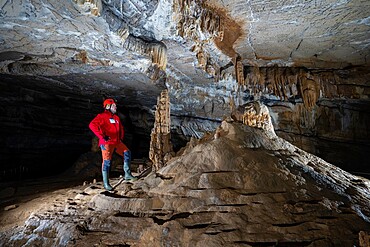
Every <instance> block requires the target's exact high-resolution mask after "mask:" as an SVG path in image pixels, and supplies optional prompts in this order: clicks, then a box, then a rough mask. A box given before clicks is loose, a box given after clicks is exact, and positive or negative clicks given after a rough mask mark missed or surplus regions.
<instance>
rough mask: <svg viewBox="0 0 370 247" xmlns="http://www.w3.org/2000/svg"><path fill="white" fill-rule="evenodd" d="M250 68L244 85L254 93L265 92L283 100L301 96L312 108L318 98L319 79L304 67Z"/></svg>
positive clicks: (308, 106)
mask: <svg viewBox="0 0 370 247" xmlns="http://www.w3.org/2000/svg"><path fill="white" fill-rule="evenodd" d="M248 69H249V73H247V76H246V77H245V83H244V85H246V86H247V87H248V88H249V89H250V91H251V93H252V94H253V95H258V94H260V93H262V92H263V93H267V94H272V95H275V96H277V97H278V98H279V99H280V100H283V101H288V100H289V98H295V97H296V96H300V97H301V98H302V100H303V103H304V106H305V107H306V108H307V109H312V108H313V107H314V106H315V104H316V102H317V100H318V97H319V94H320V87H319V79H318V78H316V77H315V76H312V75H310V73H308V72H307V71H306V70H305V69H303V68H287V67H284V68H281V67H265V68H259V67H249V68H248ZM242 85H243V84H242ZM298 89H299V90H298Z"/></svg>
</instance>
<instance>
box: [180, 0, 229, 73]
mask: <svg viewBox="0 0 370 247" xmlns="http://www.w3.org/2000/svg"><path fill="white" fill-rule="evenodd" d="M173 11H174V13H175V15H174V16H175V21H176V22H177V34H178V35H180V36H181V37H184V38H189V39H192V40H193V41H194V42H195V43H196V44H195V46H194V47H193V48H192V51H194V52H195V53H196V57H197V60H198V65H199V67H200V68H201V69H202V70H204V71H206V72H207V73H208V74H209V75H211V76H216V74H217V73H218V70H219V69H218V66H217V65H215V64H214V63H213V62H212V61H211V58H210V56H209V54H208V52H207V51H206V49H205V48H204V45H205V44H207V43H208V42H210V41H212V40H213V39H218V40H223V37H224V36H223V35H224V25H223V24H222V23H223V21H222V20H223V18H222V17H221V16H220V15H219V14H218V13H217V12H216V11H214V10H213V9H210V8H209V7H208V6H205V5H204V4H203V3H201V2H200V1H197V0H175V1H174V3H173Z"/></svg>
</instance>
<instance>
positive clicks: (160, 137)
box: [149, 90, 173, 171]
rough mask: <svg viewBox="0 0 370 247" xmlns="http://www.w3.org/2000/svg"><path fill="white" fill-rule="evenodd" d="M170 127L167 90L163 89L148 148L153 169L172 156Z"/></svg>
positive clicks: (159, 166)
mask: <svg viewBox="0 0 370 247" xmlns="http://www.w3.org/2000/svg"><path fill="white" fill-rule="evenodd" d="M170 127H171V121H170V99H169V95H168V90H163V91H162V92H161V95H160V96H159V97H158V100H157V109H156V112H155V122H154V127H153V129H152V133H151V140H150V150H149V158H150V160H151V161H152V162H153V166H154V169H155V171H158V170H159V169H160V168H161V167H163V166H165V165H166V162H167V161H168V160H169V159H170V158H171V157H172V156H173V148H172V144H171V129H170Z"/></svg>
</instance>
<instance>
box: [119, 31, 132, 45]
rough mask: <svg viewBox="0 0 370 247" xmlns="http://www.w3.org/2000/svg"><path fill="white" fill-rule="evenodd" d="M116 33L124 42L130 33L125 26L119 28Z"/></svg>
mask: <svg viewBox="0 0 370 247" xmlns="http://www.w3.org/2000/svg"><path fill="white" fill-rule="evenodd" d="M117 34H118V36H120V38H121V41H122V42H123V43H125V42H126V39H127V38H128V36H129V35H130V33H129V31H128V29H126V28H120V29H119V30H118V31H117Z"/></svg>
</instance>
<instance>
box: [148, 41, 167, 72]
mask: <svg viewBox="0 0 370 247" xmlns="http://www.w3.org/2000/svg"><path fill="white" fill-rule="evenodd" d="M146 53H147V54H150V55H151V57H152V63H153V64H157V65H158V67H159V68H160V69H162V70H165V69H166V65H167V47H166V46H165V45H164V44H163V43H149V44H148V47H147V50H146Z"/></svg>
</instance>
